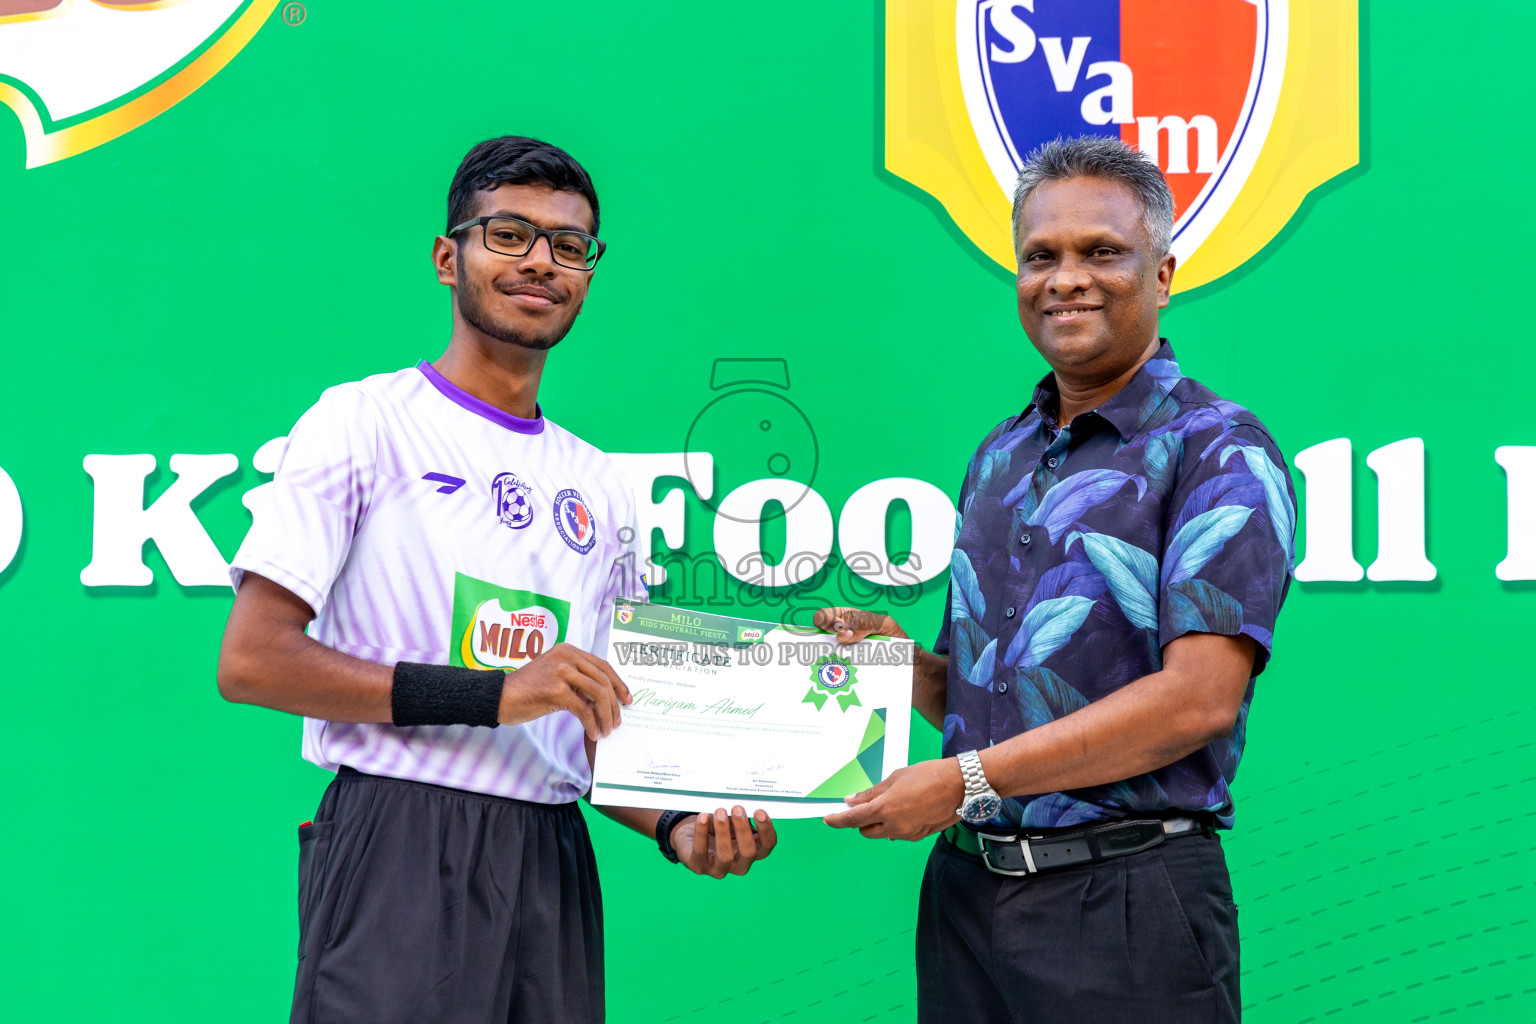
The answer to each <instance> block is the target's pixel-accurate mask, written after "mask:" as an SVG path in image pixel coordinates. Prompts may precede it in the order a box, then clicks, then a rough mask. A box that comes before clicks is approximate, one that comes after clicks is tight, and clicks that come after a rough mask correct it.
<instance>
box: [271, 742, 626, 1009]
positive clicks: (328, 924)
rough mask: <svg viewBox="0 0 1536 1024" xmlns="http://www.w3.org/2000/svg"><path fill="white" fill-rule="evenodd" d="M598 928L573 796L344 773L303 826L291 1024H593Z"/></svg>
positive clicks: (592, 873) (591, 869)
mask: <svg viewBox="0 0 1536 1024" xmlns="http://www.w3.org/2000/svg"><path fill="white" fill-rule="evenodd" d="M602 922H603V906H602V894H601V892H600V891H599V889H598V883H597V863H596V861H595V860H594V859H593V856H592V844H591V842H590V841H589V840H588V837H587V826H586V822H584V821H583V820H582V817H581V812H580V811H579V810H578V809H577V807H576V805H575V804H574V803H572V804H561V805H546V804H534V803H524V802H523V801H520V800H508V799H504V798H501V797H494V796H483V795H481V794H478V793H466V792H462V791H460V790H456V789H445V788H443V787H441V786H430V785H427V784H425V783H420V782H407V781H404V780H400V779H389V778H381V777H378V776H373V775H363V774H360V773H358V772H355V771H352V770H351V769H350V768H343V769H342V770H341V771H340V772H339V773H338V774H337V776H336V780H335V781H334V782H332V783H331V785H330V787H329V788H328V789H326V791H325V795H324V797H322V798H321V800H320V807H319V809H318V810H317V811H316V812H315V820H314V823H313V824H309V825H304V826H301V827H300V829H299V968H298V979H297V982H296V984H295V986H294V993H293V1015H292V1020H293V1021H294V1022H295V1024H424V1022H436V1021H441V1022H449V1021H451V1022H455V1024H456V1022H460V1021H463V1022H474V1024H502V1022H523V1021H529V1022H532V1021H560V1022H570V1024H587V1022H592V1024H597V1022H600V1021H602V1020H603V925H602Z"/></svg>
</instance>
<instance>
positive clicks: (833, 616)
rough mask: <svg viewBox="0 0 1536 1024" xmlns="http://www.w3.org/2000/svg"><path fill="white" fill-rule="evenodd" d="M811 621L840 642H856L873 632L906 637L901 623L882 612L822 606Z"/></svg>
mask: <svg viewBox="0 0 1536 1024" xmlns="http://www.w3.org/2000/svg"><path fill="white" fill-rule="evenodd" d="M811 622H812V623H814V624H815V626H816V628H817V629H819V630H821V631H822V632H824V633H832V634H835V635H836V636H837V642H838V643H840V644H856V643H858V642H859V641H860V640H863V639H864V638H865V637H867V636H870V635H871V634H875V633H878V634H880V635H881V636H899V637H901V638H903V639H907V634H906V631H905V630H903V629H902V628H901V625H900V624H899V623H898V622H897V621H896V620H895V619H893V618H891V617H890V616H889V615H886V614H885V613H883V612H866V611H861V610H860V609H858V608H823V609H821V610H820V611H818V612H817V613H816V614H815V616H814V617H813V618H812V619H811Z"/></svg>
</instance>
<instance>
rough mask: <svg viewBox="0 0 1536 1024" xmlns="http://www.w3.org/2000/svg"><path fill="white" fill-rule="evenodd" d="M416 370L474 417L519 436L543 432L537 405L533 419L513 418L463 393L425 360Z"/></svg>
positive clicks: (542, 411)
mask: <svg viewBox="0 0 1536 1024" xmlns="http://www.w3.org/2000/svg"><path fill="white" fill-rule="evenodd" d="M416 369H418V370H420V371H421V373H422V376H424V377H426V378H427V380H429V381H431V383H432V386H433V387H434V388H437V390H438V391H440V392H442V395H443V397H444V398H446V399H448V401H450V402H452V403H454V404H455V405H458V406H460V407H462V408H465V409H468V410H469V411H470V412H472V413H474V414H475V415H476V416H483V417H485V418H486V419H488V420H490V421H491V422H492V423H495V424H497V425H498V426H502V427H506V428H507V429H508V430H513V431H516V432H517V433H519V434H541V433H543V432H544V410H543V409H541V408H539V406H538V405H537V404H535V405H534V407H533V410H534V412H536V413H537V414H538V415H537V416H535V417H534V418H533V419H531V420H530V419H525V418H523V417H522V416H513V415H512V414H511V413H509V412H507V411H505V410H503V409H498V408H496V407H495V406H494V405H491V404H490V403H489V402H483V401H481V400H480V399H478V398H476V397H475V396H474V395H472V394H470V393H469V392H468V391H465V390H464V389H463V388H461V387H459V386H458V385H457V384H455V383H453V381H451V380H449V379H448V378H447V377H444V376H443V375H442V374H440V373H438V372H437V369H436V368H435V367H433V365H432V364H431V363H429V362H427V361H426V360H425V359H423V360H422V361H421V362H419V363H417V364H416Z"/></svg>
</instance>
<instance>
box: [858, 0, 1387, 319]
mask: <svg viewBox="0 0 1536 1024" xmlns="http://www.w3.org/2000/svg"><path fill="white" fill-rule="evenodd" d="M1356 2H1357V0H887V2H886V32H887V34H886V69H885V70H886V105H885V109H886V127H885V136H886V139H885V142H886V167H887V168H888V169H889V170H891V171H892V172H893V173H895V174H897V175H898V176H900V177H902V178H905V179H906V180H908V181H910V182H912V183H913V184H915V185H917V186H918V187H919V188H922V189H923V190H924V191H926V192H928V193H930V194H931V195H933V196H934V197H935V198H937V199H938V200H939V201H940V202H942V203H943V204H944V206H945V209H946V210H947V211H948V212H949V214H950V216H951V217H953V218H954V220H955V222H956V223H957V224H958V225H959V226H960V227H961V228H962V229H963V230H964V231H965V233H966V235H967V236H969V237H970V239H971V241H972V242H974V243H975V244H976V245H977V246H979V247H980V248H981V249H982V250H983V251H985V252H986V253H987V254H988V255H989V256H991V257H992V258H993V259H994V260H996V261H997V262H998V263H1001V264H1002V265H1003V266H1004V267H1006V268H1007V269H1008V270H1009V271H1010V272H1012V271H1013V270H1014V269H1015V268H1016V266H1017V261H1016V257H1015V254H1014V252H1013V244H1012V237H1011V226H1012V225H1011V211H1010V207H1011V203H1012V197H1013V188H1014V183H1015V181H1016V180H1017V177H1018V174H1019V169H1020V167H1021V166H1022V165H1023V162H1024V159H1025V158H1026V157H1027V156H1028V154H1029V152H1030V151H1031V150H1032V149H1034V148H1035V147H1036V146H1039V145H1041V144H1042V143H1045V142H1049V141H1050V140H1052V139H1054V138H1056V137H1058V136H1067V137H1071V136H1076V135H1106V136H1109V137H1111V138H1117V139H1121V140H1122V141H1124V142H1125V143H1127V144H1128V145H1131V146H1134V147H1137V148H1139V149H1140V150H1141V151H1142V152H1143V153H1145V154H1147V156H1148V157H1149V158H1150V159H1151V160H1152V161H1153V162H1154V163H1156V164H1157V165H1158V166H1159V167H1160V168H1161V169H1162V170H1163V173H1164V174H1165V175H1166V176H1167V178H1168V184H1169V186H1170V187H1171V188H1172V189H1173V194H1174V200H1175V217H1176V220H1175V224H1174V235H1173V247H1172V248H1173V254H1174V256H1175V257H1177V259H1178V263H1179V268H1180V272H1179V273H1178V274H1177V275H1176V276H1175V278H1174V286H1175V288H1176V289H1179V290H1183V289H1187V288H1193V287H1196V286H1198V285H1201V284H1204V283H1206V282H1208V281H1212V280H1215V279H1216V278H1218V277H1220V276H1222V275H1223V274H1226V273H1228V272H1230V271H1232V270H1235V269H1236V268H1237V267H1238V266H1240V265H1241V264H1242V263H1243V262H1244V261H1246V260H1247V259H1248V258H1249V257H1250V256H1252V255H1254V254H1255V253H1256V252H1258V251H1259V250H1260V249H1261V248H1263V247H1264V245H1265V244H1267V243H1268V242H1269V241H1270V240H1271V239H1272V238H1274V237H1275V236H1276V235H1277V234H1278V233H1279V232H1280V229H1281V228H1283V227H1284V226H1285V224H1286V222H1287V221H1288V220H1289V219H1290V217H1291V215H1292V214H1293V213H1294V212H1295V210H1296V208H1297V207H1298V206H1299V205H1300V203H1301V201H1302V200H1303V199H1304V198H1305V197H1306V195H1307V193H1308V192H1310V191H1311V190H1312V189H1314V188H1316V187H1317V186H1319V185H1321V184H1323V183H1324V182H1326V181H1328V180H1329V179H1331V178H1333V177H1334V176H1336V175H1338V174H1341V173H1343V172H1344V171H1345V170H1347V169H1349V168H1350V167H1353V166H1354V165H1355V164H1356V163H1357V162H1358V161H1359V95H1358V79H1359V67H1358V64H1359V57H1358V52H1357V41H1358V32H1359V22H1358V14H1357V10H1356Z"/></svg>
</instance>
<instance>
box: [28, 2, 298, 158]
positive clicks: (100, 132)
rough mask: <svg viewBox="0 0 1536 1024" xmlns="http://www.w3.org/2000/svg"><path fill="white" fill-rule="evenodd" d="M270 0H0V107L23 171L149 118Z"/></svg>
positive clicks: (182, 92)
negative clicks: (11, 126) (21, 141)
mask: <svg viewBox="0 0 1536 1024" xmlns="http://www.w3.org/2000/svg"><path fill="white" fill-rule="evenodd" d="M276 6H277V0H0V103H4V104H5V105H6V106H8V107H10V108H11V110H13V111H14V112H15V114H16V117H17V118H18V119H19V120H20V121H21V127H22V132H23V134H24V135H25V136H26V140H27V166H28V167H39V166H42V165H43V164H49V163H53V162H54V161H56V160H63V159H65V158H66V157H71V156H75V155H76V154H78V153H83V152H85V151H86V150H88V149H92V148H94V147H96V146H100V145H101V144H102V143H105V142H110V141H112V140H113V139H115V138H117V137H118V136H120V135H124V134H126V133H128V132H131V131H133V129H135V128H137V127H139V126H140V125H142V124H144V123H145V122H147V121H149V120H150V119H152V118H154V117H158V116H159V115H160V114H162V113H164V112H165V111H166V110H168V109H170V108H171V107H172V106H174V105H175V104H177V103H179V102H180V101H182V100H183V99H185V98H186V97H187V96H189V95H191V94H192V93H193V92H194V91H195V90H196V89H197V88H198V87H199V86H201V85H202V84H203V83H204V82H207V81H208V80H209V79H210V78H212V77H213V76H214V75H216V74H218V73H219V71H220V70H222V69H223V67H224V65H226V64H228V63H229V62H230V60H231V59H232V58H233V57H234V56H235V54H237V53H239V52H240V50H241V49H242V48H243V47H244V46H245V44H246V43H248V42H250V40H251V37H252V36H254V35H255V34H256V31H257V29H259V28H260V27H261V25H262V23H263V22H264V21H265V20H266V18H267V16H268V15H269V14H271V13H272V10H273V8H275V7H276Z"/></svg>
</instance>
